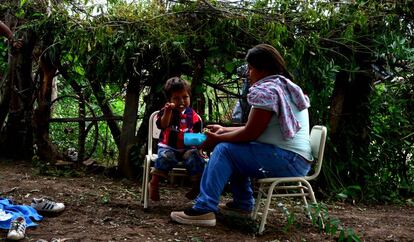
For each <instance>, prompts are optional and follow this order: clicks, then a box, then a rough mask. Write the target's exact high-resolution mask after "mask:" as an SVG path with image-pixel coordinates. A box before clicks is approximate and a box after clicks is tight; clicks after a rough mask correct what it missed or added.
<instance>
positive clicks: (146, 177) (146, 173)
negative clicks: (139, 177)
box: [142, 159, 151, 209]
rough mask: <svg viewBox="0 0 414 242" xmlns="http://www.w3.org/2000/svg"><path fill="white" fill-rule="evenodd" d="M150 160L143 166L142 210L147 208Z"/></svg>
mask: <svg viewBox="0 0 414 242" xmlns="http://www.w3.org/2000/svg"><path fill="white" fill-rule="evenodd" d="M150 164H151V160H148V159H146V160H145V164H144V175H143V190H142V193H143V197H144V209H145V208H148V182H149V173H150Z"/></svg>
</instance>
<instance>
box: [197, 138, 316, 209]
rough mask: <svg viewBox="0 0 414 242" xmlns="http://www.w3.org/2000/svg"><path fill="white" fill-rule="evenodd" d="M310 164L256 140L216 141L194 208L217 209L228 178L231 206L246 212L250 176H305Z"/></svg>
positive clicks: (249, 203)
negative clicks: (246, 141)
mask: <svg viewBox="0 0 414 242" xmlns="http://www.w3.org/2000/svg"><path fill="white" fill-rule="evenodd" d="M309 170H310V164H309V163H308V162H307V161H306V160H305V159H304V158H303V157H302V156H300V155H298V154H296V153H294V152H291V151H287V150H284V149H281V148H278V147H277V146H274V145H270V144H263V143H258V142H249V143H226V142H224V143H220V144H218V145H217V146H216V147H215V148H214V150H213V153H212V155H211V157H210V160H209V162H208V163H207V166H206V168H205V169H204V173H203V176H202V178H201V184H200V194H199V196H198V197H197V199H196V201H195V204H194V206H193V208H194V209H195V210H198V211H202V212H217V211H218V208H217V206H218V204H219V202H220V196H221V193H222V192H223V189H224V186H225V185H226V183H227V182H228V181H230V187H231V192H232V194H233V203H234V206H235V207H237V208H240V209H242V210H245V211H251V210H253V207H254V198H253V190H252V187H251V183H250V179H249V177H255V178H266V177H291V176H304V175H306V174H307V173H308V172H309Z"/></svg>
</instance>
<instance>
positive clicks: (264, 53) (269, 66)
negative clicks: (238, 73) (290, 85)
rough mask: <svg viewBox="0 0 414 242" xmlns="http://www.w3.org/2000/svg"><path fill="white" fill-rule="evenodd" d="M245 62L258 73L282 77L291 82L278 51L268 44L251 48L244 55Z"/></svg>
mask: <svg viewBox="0 0 414 242" xmlns="http://www.w3.org/2000/svg"><path fill="white" fill-rule="evenodd" d="M246 61H247V63H249V65H251V66H252V67H254V68H256V69H257V70H259V71H267V72H269V74H272V75H282V76H284V77H286V78H288V79H290V80H292V81H293V77H292V75H291V74H290V73H289V72H288V71H287V69H286V63H285V60H284V59H283V57H282V55H280V53H279V51H277V50H276V48H275V47H273V46H271V45H268V44H258V45H256V46H254V47H253V48H251V49H250V50H249V51H248V52H247V55H246Z"/></svg>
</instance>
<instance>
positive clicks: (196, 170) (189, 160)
mask: <svg viewBox="0 0 414 242" xmlns="http://www.w3.org/2000/svg"><path fill="white" fill-rule="evenodd" d="M183 158H184V161H185V166H186V168H187V172H188V174H190V180H191V190H190V191H189V192H187V193H186V194H185V197H186V198H188V199H190V200H193V199H195V198H196V197H197V196H198V194H199V193H200V180H201V176H202V174H203V171H204V166H205V160H204V159H203V158H202V157H201V156H200V154H199V152H198V151H197V150H196V149H193V150H188V151H186V152H185V154H184V156H183Z"/></svg>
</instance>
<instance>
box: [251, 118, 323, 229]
mask: <svg viewBox="0 0 414 242" xmlns="http://www.w3.org/2000/svg"><path fill="white" fill-rule="evenodd" d="M326 136H327V130H326V127H325V126H322V125H316V126H313V128H312V130H311V133H310V143H311V148H312V155H313V156H314V158H315V160H316V163H315V164H314V168H313V169H312V170H313V173H312V174H311V175H308V176H304V177H273V178H263V179H259V180H257V182H258V184H260V187H259V191H258V196H257V199H256V206H255V208H254V212H253V219H256V218H257V215H258V214H259V209H260V206H261V205H260V200H261V198H262V196H264V197H265V198H266V202H265V206H264V209H263V212H262V218H261V222H260V227H259V234H262V233H263V231H264V226H265V224H266V218H267V215H268V212H269V206H270V202H271V200H272V198H278V197H302V199H303V202H304V205H305V208H306V209H307V210H308V209H309V208H308V201H307V200H306V197H309V198H310V199H311V201H312V203H314V204H316V203H317V202H316V198H315V194H314V192H313V189H312V186H311V185H310V183H309V181H310V180H313V179H315V178H316V177H317V176H318V175H319V173H320V171H321V168H322V160H323V154H324V151H325V142H326ZM289 190H297V191H298V192H297V193H292V192H290V193H289V192H288V191H289ZM281 191H283V192H282V193H281ZM308 214H309V215H310V213H309V210H308Z"/></svg>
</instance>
